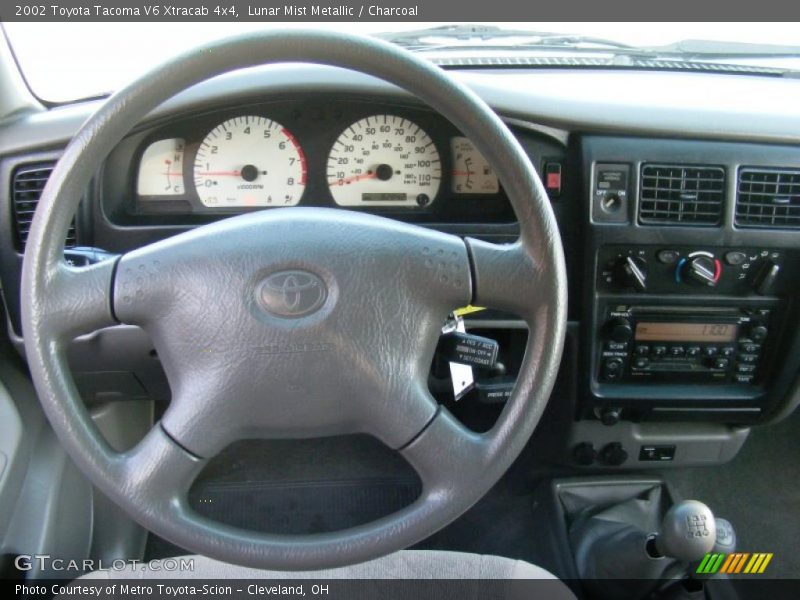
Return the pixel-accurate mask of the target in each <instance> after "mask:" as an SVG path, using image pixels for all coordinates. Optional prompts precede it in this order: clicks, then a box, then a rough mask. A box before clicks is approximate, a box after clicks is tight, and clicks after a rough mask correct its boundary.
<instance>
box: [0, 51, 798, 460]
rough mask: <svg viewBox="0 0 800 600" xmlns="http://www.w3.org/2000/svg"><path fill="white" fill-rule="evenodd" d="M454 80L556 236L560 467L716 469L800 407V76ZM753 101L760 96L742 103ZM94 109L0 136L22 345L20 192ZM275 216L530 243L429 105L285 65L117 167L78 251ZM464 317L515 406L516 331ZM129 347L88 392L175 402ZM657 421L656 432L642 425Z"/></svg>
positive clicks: (57, 112) (468, 149)
mask: <svg viewBox="0 0 800 600" xmlns="http://www.w3.org/2000/svg"><path fill="white" fill-rule="evenodd" d="M453 75H454V76H455V77H457V78H459V79H461V80H462V81H463V82H464V83H466V84H468V85H469V86H471V87H472V88H473V90H475V91H476V93H478V94H479V95H480V96H481V97H482V98H484V100H486V101H487V102H489V103H490V105H491V106H492V107H493V108H494V109H495V110H496V111H497V112H498V113H499V114H500V115H501V117H502V118H503V119H504V120H505V122H506V123H507V124H508V126H509V128H510V129H511V131H512V133H513V134H514V135H515V137H516V138H517V140H518V141H519V142H520V144H521V146H522V148H523V149H524V150H525V152H526V153H527V154H528V155H529V157H530V158H531V160H532V163H533V165H534V167H535V168H536V169H537V171H538V172H539V175H540V176H541V178H542V180H543V182H544V183H545V186H546V188H547V191H548V194H549V197H550V201H551V203H552V207H553V211H554V213H555V215H556V219H557V221H558V225H559V229H560V233H561V238H562V241H563V244H564V249H565V257H566V262H567V270H568V274H569V307H568V315H569V328H568V337H567V344H566V347H565V353H564V358H563V362H562V371H561V375H560V377H559V383H558V384H557V387H556V391H555V392H554V395H553V401H552V402H551V407H550V408H549V409H548V410H549V411H551V412H552V413H553V415H551V418H557V419H559V421H558V422H559V427H554V428H553V429H552V433H553V435H554V436H556V437H558V440H557V441H558V443H559V444H565V445H566V446H567V448H568V450H567V452H566V454H564V455H563V456H562V457H561V459H562V460H564V456H567V457H569V456H571V455H570V454H569V448H571V447H579V446H582V447H586V444H589V445H592V444H593V445H594V446H595V447H596V448H598V449H599V448H600V447H601V446H605V445H607V444H609V443H614V444H620V445H622V446H624V447H625V448H628V449H632V448H634V447H637V446H643V445H647V447H650V446H654V447H659V448H661V447H663V446H668V447H673V446H674V447H675V448H677V452H676V451H675V450H674V448H673V450H672V451H669V450H667V451H666V453H665V454H662V453H660V451H659V453H657V456H659V457H662V456H666V457H668V458H666V459H663V460H666V461H672V460H673V459H672V458H669V457H670V456H672V457H673V458H674V463H672V464H675V465H687V464H707V463H709V462H714V461H719V460H720V457H725V456H729V455H730V454H731V452H733V453H735V450H736V448H737V447H738V446H736V445H737V444H739V445H740V444H741V443H742V439H743V438H742V436H741V435H740V434H738V433H736V431H738V430H736V429H734V426H746V425H750V424H756V423H763V422H767V421H769V420H774V419H777V418H779V417H780V416H781V415H785V414H787V412H788V411H790V410H791V409H792V408H793V407H794V406H796V405H797V404H798V403H800V380H799V379H798V373H799V372H800V327H798V325H800V290H798V288H797V286H796V284H795V282H796V280H797V275H798V274H800V116H798V113H797V110H796V103H795V102H794V101H792V99H796V98H797V97H800V81H796V80H795V81H789V80H780V79H776V78H768V77H744V76H730V75H714V74H697V73H692V74H687V73H671V72H659V73H655V72H634V71H620V72H610V71H609V72H599V71H591V70H587V71H557V70H552V71H548V70H538V71H526V70H517V69H508V70H502V71H493V70H472V71H469V70H465V71H457V72H453ZM587 90H590V91H591V93H590V92H589V91H587ZM618 90H627V93H625V94H619V93H618ZM754 97H758V98H761V99H763V101H762V102H759V103H758V104H753V103H752V102H748V100H747V98H754ZM94 106H96V104H94V103H87V104H86V105H76V106H71V107H64V108H59V109H52V110H50V111H48V112H47V114H42V115H24V116H22V117H20V118H19V119H18V120H16V121H14V122H11V123H9V124H4V125H3V126H2V129H0V133H3V135H0V199H1V200H2V201H3V202H4V203H5V206H6V210H5V214H4V216H3V218H2V219H0V250H1V251H2V253H1V254H0V256H2V262H1V263H0V276H2V280H3V288H4V295H5V302H6V308H7V311H8V317H9V323H10V332H11V335H12V338H13V339H15V340H16V341H17V343H19V342H20V340H21V338H20V330H19V302H18V293H19V292H18V290H19V288H18V285H19V283H18V282H19V269H20V266H21V256H22V254H21V252H22V250H23V249H24V235H23V234H24V228H25V226H26V225H25V222H24V221H23V220H21V215H23V211H17V207H20V206H21V207H22V208H23V209H27V208H29V206H28V204H26V203H32V202H34V201H35V193H36V189H34V188H28V187H25V188H24V189H23V188H19V186H18V184H20V183H21V184H24V185H34V184H33V183H30V184H29V183H28V182H29V181H30V182H32V181H34V180H36V181H38V180H41V179H42V178H44V180H46V175H43V173H44V172H45V171H46V170H47V168H52V164H54V161H55V160H57V158H58V155H59V154H60V152H61V150H62V149H63V147H64V145H65V144H66V142H67V141H68V140H69V138H70V137H71V136H72V135H74V133H75V131H77V129H78V128H79V126H80V124H81V123H82V122H83V120H85V118H86V117H87V116H88V114H90V113H91V111H92V110H93V107H94ZM48 165H50V166H49V167H48ZM27 173H32V175H31V178H30V179H29V180H27V179H24V178H22V179H21V177H22V176H21V175H20V174H23V175H24V174H27ZM19 189H23V192H22V193H23V195H22V196H20V192H19ZM24 194H30V195H27V196H26V195H24ZM283 206H306V207H328V208H340V209H344V210H357V211H366V212H370V213H373V214H378V215H382V216H386V217H389V218H393V219H398V220H402V221H406V222H411V223H417V224H420V225H422V226H425V227H431V228H436V229H438V230H441V231H446V232H449V233H453V234H456V235H461V236H471V237H476V238H481V239H486V240H490V241H494V242H504V241H512V240H514V239H515V238H516V235H517V233H518V227H517V223H516V218H515V216H514V213H513V211H512V210H511V207H510V204H509V202H508V198H507V197H506V195H505V192H504V190H503V185H502V182H500V181H498V180H497V178H496V177H495V176H494V173H493V170H492V168H491V165H488V164H487V163H486V161H485V160H484V158H483V157H482V156H481V155H480V153H479V152H477V150H476V149H475V146H474V144H473V143H472V141H471V140H469V139H467V138H465V137H464V136H463V134H462V133H461V132H460V131H459V130H458V129H457V128H455V127H454V126H453V125H452V124H451V123H449V122H448V121H447V120H446V119H444V118H443V117H442V116H441V115H440V114H438V113H437V112H436V111H435V110H432V109H430V108H428V107H425V106H423V105H421V104H420V103H419V102H417V101H416V100H415V99H413V98H411V97H409V96H408V95H407V94H405V93H403V92H402V91H400V90H398V89H396V88H394V87H392V86H390V85H388V84H385V83H383V82H379V81H377V80H374V79H372V78H370V77H367V76H364V75H359V74H354V73H349V72H344V71H341V70H336V69H329V68H325V67H310V66H294V65H292V66H286V67H281V68H264V69H260V68H259V69H252V70H248V71H245V72H241V73H234V74H230V75H228V76H225V77H223V78H217V79H215V80H211V81H209V82H206V83H204V84H202V85H200V86H196V87H195V88H192V89H191V90H187V91H186V92H184V93H183V94H181V95H180V96H179V97H176V98H175V99H173V100H171V101H170V102H168V103H166V104H165V105H164V106H162V107H160V108H159V109H157V110H156V111H154V113H153V114H151V115H150V116H148V118H147V119H146V120H145V121H144V122H143V123H142V124H141V125H140V126H138V127H137V128H136V129H134V130H133V131H132V132H130V133H129V134H128V135H127V136H125V138H124V139H122V140H121V141H120V143H119V144H118V145H117V146H116V147H115V148H114V150H113V151H112V152H111V153H110V154H109V156H108V158H107V160H106V161H105V164H104V165H103V167H102V169H101V170H100V171H99V172H98V174H97V176H96V178H95V183H94V185H93V187H92V188H91V189H90V190H88V191H87V196H86V198H85V200H84V201H83V203H82V205H81V209H80V211H79V213H78V214H77V215H76V218H75V225H74V229H73V230H72V233H71V235H72V236H73V237H72V238H71V239H72V243H74V244H77V245H80V246H92V247H96V248H101V249H103V250H105V251H107V252H110V253H122V252H127V251H130V250H132V249H135V248H137V247H140V246H142V245H144V244H147V243H151V242H153V241H157V240H160V239H164V238H167V237H169V236H171V235H174V234H176V233H179V232H181V231H185V230H186V229H189V228H192V227H195V226H198V225H202V224H205V223H210V222H213V221H216V220H219V219H223V218H226V217H228V216H230V215H235V214H242V213H247V212H249V211H257V210H280V207H283ZM0 216H2V215H0ZM209 252H213V249H209ZM465 321H466V327H467V329H468V330H472V331H475V332H477V333H478V334H480V335H485V336H486V337H490V338H492V339H496V340H498V341H499V342H500V349H501V357H502V362H503V364H504V368H505V372H503V373H502V374H486V378H487V379H486V380H485V381H482V382H478V383H483V384H485V386H486V389H491V390H495V391H494V392H492V394H494V396H491V394H489V395H487V397H490V396H491V397H495V398H496V397H502V393H501V392H497V390H501V391H502V390H503V389H506V388H507V387H508V386H509V385H513V377H514V375H515V368H516V367H517V366H518V365H519V363H520V361H521V356H522V352H523V351H524V346H525V335H526V332H525V331H524V326H523V325H522V324H521V322H519V321H517V320H516V319H515V318H514V316H513V315H507V314H502V313H497V312H494V311H481V312H477V313H474V314H470V315H468V316H467V317H465ZM131 329H133V328H124V327H121V328H114V329H113V330H108V331H104V332H100V333H97V334H95V335H93V336H89V337H87V338H85V339H82V340H80V342H79V344H78V345H79V348H76V350H75V352H74V353H73V357H72V360H73V367H74V368H75V370H76V371H77V372H78V375H79V376H78V383H79V387H81V389H82V391H84V393H85V394H86V395H87V396H88V397H95V398H102V397H106V396H107V395H108V394H110V393H112V392H113V394H116V395H118V396H121V397H125V398H128V397H149V398H155V399H156V400H163V401H168V399H169V390H168V386H167V383H166V380H165V378H164V376H163V373H161V371H160V366H159V364H158V360H157V356H155V355H154V354H153V352H154V351H153V348H152V345H151V343H150V342H149V340H148V339H147V337H146V336H145V335H143V334H142V332H141V331H138V330H137V331H133V330H131ZM436 370H437V369H436V365H434V369H433V371H434V375H436ZM443 372H444V375H447V372H446V369H444V370H443ZM439 383H441V381H440V382H439ZM503 386H506V387H505V388H504V387H503ZM445 388H446V386H445ZM445 388H442V389H445ZM432 389H433V388H432ZM445 391H446V389H445ZM462 404H463V405H466V404H469V403H467V402H465V403H462ZM484 408H486V407H484ZM496 408H497V405H496V404H494V405H493V408H492V409H491V410H495V409H496ZM486 410H490V409H486ZM653 422H657V423H659V429H658V430H657V432H656V433H652V435H651V434H649V433H647V431H649V430H645V429H642V428H641V427H644V425H640V424H646V423H653ZM687 422H691V425H692V426H687V425H686V423H687ZM669 423H676V425H675V426H674V428H672V429H670V428H669V427H670V426H669V425H668V424H669ZM608 425H617V426H616V427H611V428H609V427H607V426H608ZM698 427H700V429H698ZM725 427H730V428H728V429H726V428H725ZM665 432H667V433H665ZM645 443H646V444H645ZM687 453H688V454H689V455H690V456H691V458H685V456H686V455H687ZM616 455H619V453H616V454H615V456H616ZM643 456H644V455H643ZM566 460H572V459H571V458H567V459H566ZM631 460H635V459H633V458H632V459H631ZM640 460H641V461H642V464H640V465H639V466H648V464H646V461H647V460H648V459H647V458H644V459H640ZM659 460H662V459H659ZM659 464H660V465H661V466H663V462H662V463H659ZM603 466H609V467H610V466H614V465H610V464H608V465H603Z"/></svg>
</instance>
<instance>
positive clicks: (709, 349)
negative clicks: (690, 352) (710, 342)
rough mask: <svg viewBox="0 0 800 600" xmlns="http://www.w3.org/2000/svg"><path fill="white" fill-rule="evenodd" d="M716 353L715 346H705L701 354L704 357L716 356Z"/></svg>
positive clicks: (717, 350) (717, 349)
mask: <svg viewBox="0 0 800 600" xmlns="http://www.w3.org/2000/svg"><path fill="white" fill-rule="evenodd" d="M718 352H719V348H717V347H716V346H706V347H705V348H703V354H704V355H705V356H716V355H717V353H718Z"/></svg>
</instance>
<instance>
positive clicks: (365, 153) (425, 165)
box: [327, 115, 442, 206]
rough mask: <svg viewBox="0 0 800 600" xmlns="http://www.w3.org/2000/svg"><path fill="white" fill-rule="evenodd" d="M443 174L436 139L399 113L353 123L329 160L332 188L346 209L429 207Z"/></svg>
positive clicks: (328, 174) (337, 201) (344, 133)
mask: <svg viewBox="0 0 800 600" xmlns="http://www.w3.org/2000/svg"><path fill="white" fill-rule="evenodd" d="M441 175H442V165H441V161H440V160H439V151H438V150H437V149H436V146H435V145H434V143H433V140H432V139H431V138H430V136H429V135H428V134H427V133H426V132H425V131H424V130H423V129H422V128H421V127H420V126H419V125H417V124H416V123H413V122H411V121H409V120H408V119H404V118H402V117H398V116H395V115H375V116H371V117H367V118H365V119H361V120H360V121H358V122H356V123H353V124H352V125H351V126H350V127H348V128H347V129H346V130H345V131H344V132H342V134H341V135H340V136H339V138H338V139H337V140H336V142H335V143H334V145H333V148H332V149H331V153H330V155H329V156H328V172H327V176H328V185H329V186H330V189H331V194H332V195H333V199H334V200H335V201H336V204H338V205H340V206H427V205H428V204H430V203H431V202H433V200H434V199H435V198H436V193H437V192H438V191H439V183H440V181H441Z"/></svg>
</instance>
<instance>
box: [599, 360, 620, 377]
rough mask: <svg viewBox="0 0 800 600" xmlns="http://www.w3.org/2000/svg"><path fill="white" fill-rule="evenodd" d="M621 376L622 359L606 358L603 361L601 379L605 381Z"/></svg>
mask: <svg viewBox="0 0 800 600" xmlns="http://www.w3.org/2000/svg"><path fill="white" fill-rule="evenodd" d="M620 377H622V360H621V359H619V358H607V359H606V360H604V361H603V379H605V380H606V381H616V380H617V379H619V378H620Z"/></svg>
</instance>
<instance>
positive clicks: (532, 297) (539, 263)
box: [465, 238, 551, 321]
mask: <svg viewBox="0 0 800 600" xmlns="http://www.w3.org/2000/svg"><path fill="white" fill-rule="evenodd" d="M465 241H466V243H467V246H468V248H469V252H470V260H471V262H472V272H473V275H474V280H473V303H474V304H476V305H478V306H488V307H490V308H495V309H498V310H504V311H508V312H510V313H513V314H515V315H517V316H519V317H522V318H524V319H525V320H526V321H530V319H531V318H532V315H533V313H534V311H536V310H537V309H538V308H539V307H540V306H541V303H542V298H543V297H546V295H547V294H548V293H549V292H550V291H551V290H548V289H543V288H542V286H547V285H548V280H547V278H546V277H544V276H543V272H542V269H543V267H546V265H547V264H548V262H547V258H548V257H547V256H546V255H545V252H546V249H545V248H543V247H542V248H538V249H537V250H538V252H536V253H531V254H529V253H528V252H527V251H526V249H525V246H524V245H523V243H522V242H521V241H519V240H518V241H516V242H514V243H513V244H493V243H490V242H486V241H483V240H477V239H474V238H467V239H466V240H465Z"/></svg>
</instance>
